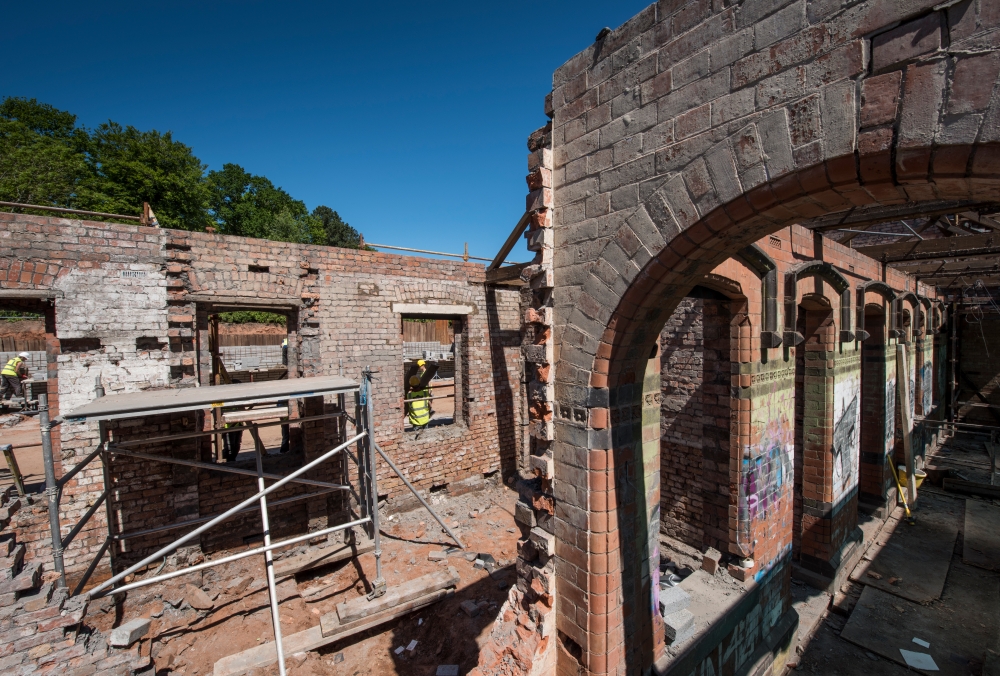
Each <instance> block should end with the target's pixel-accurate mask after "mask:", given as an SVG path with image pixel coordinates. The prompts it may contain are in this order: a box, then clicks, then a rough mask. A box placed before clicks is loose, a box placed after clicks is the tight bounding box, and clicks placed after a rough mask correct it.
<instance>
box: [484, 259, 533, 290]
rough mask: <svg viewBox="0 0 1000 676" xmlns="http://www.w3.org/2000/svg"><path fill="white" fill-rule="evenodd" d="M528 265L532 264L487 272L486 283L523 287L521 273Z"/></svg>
mask: <svg viewBox="0 0 1000 676" xmlns="http://www.w3.org/2000/svg"><path fill="white" fill-rule="evenodd" d="M529 265H532V263H530V262H529V263H517V264H515V265H508V266H507V267H505V268H497V269H496V270H489V271H487V273H486V283H487V284H510V285H515V286H523V285H524V281H523V280H522V279H521V272H523V271H524V269H525V268H526V267H528V266H529Z"/></svg>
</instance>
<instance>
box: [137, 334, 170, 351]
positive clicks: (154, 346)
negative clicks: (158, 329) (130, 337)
mask: <svg viewBox="0 0 1000 676" xmlns="http://www.w3.org/2000/svg"><path fill="white" fill-rule="evenodd" d="M166 346H167V344H166V343H161V342H160V339H159V338H153V337H151V336H140V337H139V338H136V339H135V349H137V350H140V351H145V350H162V349H163V348H164V347H166Z"/></svg>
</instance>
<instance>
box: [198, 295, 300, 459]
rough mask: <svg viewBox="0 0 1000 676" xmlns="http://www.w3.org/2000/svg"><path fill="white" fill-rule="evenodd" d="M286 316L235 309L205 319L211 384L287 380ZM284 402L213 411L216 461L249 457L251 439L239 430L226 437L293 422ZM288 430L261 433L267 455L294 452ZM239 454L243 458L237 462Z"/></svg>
mask: <svg viewBox="0 0 1000 676" xmlns="http://www.w3.org/2000/svg"><path fill="white" fill-rule="evenodd" d="M288 325H289V322H288V317H287V316H286V315H284V314H277V313H273V312H258V311H249V310H237V311H232V312H218V313H214V314H210V315H209V317H208V348H209V353H210V356H211V362H212V371H211V380H210V384H211V385H230V384H241V383H256V382H263V381H268V380H284V379H286V378H288ZM290 409H291V405H290V403H289V401H288V400H275V401H267V402H261V403H258V404H253V405H249V406H233V407H225V408H213V409H212V426H213V429H217V430H220V433H219V434H216V435H215V436H214V437H213V439H214V449H213V450H214V454H213V455H214V457H215V460H216V462H236V461H238V460H249V459H251V458H252V457H253V439H252V438H251V437H250V434H249V433H245V432H244V431H242V430H238V431H234V432H224V431H221V430H225V429H227V428H230V427H235V426H238V425H241V424H245V423H248V422H269V421H275V420H288V419H289V418H290V417H297V416H296V415H295V413H294V411H292V410H290ZM291 435H292V431H291V430H290V429H289V426H288V425H275V426H270V427H263V428H261V429H260V437H261V441H262V442H263V444H264V448H265V449H266V452H267V454H268V455H275V454H284V453H288V452H289V451H290V450H292V448H293V445H294V444H293V443H292V442H293V440H292V439H291ZM241 454H242V455H243V457H241Z"/></svg>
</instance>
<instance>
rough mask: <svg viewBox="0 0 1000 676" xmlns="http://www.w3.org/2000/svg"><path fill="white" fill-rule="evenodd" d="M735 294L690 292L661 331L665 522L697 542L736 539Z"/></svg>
mask: <svg viewBox="0 0 1000 676" xmlns="http://www.w3.org/2000/svg"><path fill="white" fill-rule="evenodd" d="M729 332H730V312H729V301H728V300H714V299H700V298H688V299H685V301H684V302H683V303H681V305H680V306H678V308H677V309H676V310H675V311H674V314H673V315H672V316H671V317H670V319H669V320H668V321H667V323H666V325H665V326H664V327H663V332H662V334H661V337H660V347H661V358H660V359H661V365H662V367H661V379H662V389H663V402H662V405H661V417H660V429H661V437H660V474H661V478H660V482H661V483H660V530H661V531H662V532H663V533H666V534H667V535H670V536H672V537H675V538H677V539H679V540H681V541H682V542H686V543H687V544H689V545H692V546H693V547H696V548H699V549H700V548H701V547H703V546H710V547H715V548H717V549H720V550H721V551H726V550H727V549H728V541H729V532H728V530H729V528H728V523H729V492H730V479H729V455H730V444H729V435H730V408H731V402H730V389H731V388H730V380H731V368H730V361H729V358H730V336H729Z"/></svg>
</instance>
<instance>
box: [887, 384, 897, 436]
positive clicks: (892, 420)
mask: <svg viewBox="0 0 1000 676" xmlns="http://www.w3.org/2000/svg"><path fill="white" fill-rule="evenodd" d="M895 445H896V379H895V378H890V379H889V380H888V381H886V383H885V453H886V455H888V454H889V453H892V447H893V446H895Z"/></svg>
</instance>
